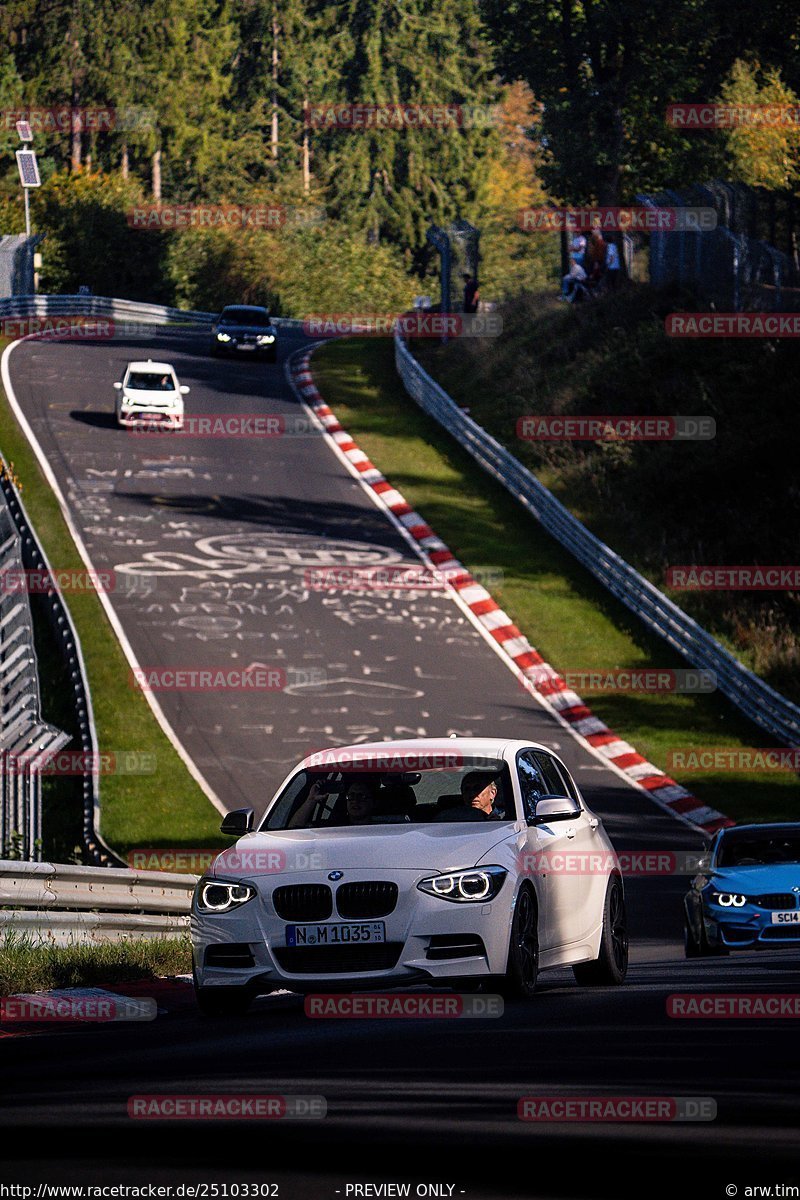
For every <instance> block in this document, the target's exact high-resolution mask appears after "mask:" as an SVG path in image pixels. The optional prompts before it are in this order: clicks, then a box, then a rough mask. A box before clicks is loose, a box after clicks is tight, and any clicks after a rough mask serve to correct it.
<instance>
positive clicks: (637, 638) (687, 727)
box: [313, 339, 800, 821]
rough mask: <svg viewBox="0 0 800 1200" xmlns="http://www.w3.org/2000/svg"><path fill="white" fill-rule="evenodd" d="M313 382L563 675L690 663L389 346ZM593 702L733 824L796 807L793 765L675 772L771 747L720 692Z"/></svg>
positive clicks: (324, 362)
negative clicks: (687, 763)
mask: <svg viewBox="0 0 800 1200" xmlns="http://www.w3.org/2000/svg"><path fill="white" fill-rule="evenodd" d="M313 368H314V377H315V380H316V382H317V385H318V387H319V389H320V391H321V393H322V395H323V397H324V398H325V400H326V402H327V403H328V404H330V406H331V407H332V408H333V410H334V412H335V413H336V415H337V417H338V419H339V420H340V421H341V423H342V425H343V426H344V427H345V428H346V429H347V430H349V432H350V433H352V434H353V436H354V437H355V438H356V440H357V441H358V444H359V445H360V446H361V448H362V449H363V450H364V451H365V452H366V453H367V454H368V455H369V457H370V458H371V459H372V461H373V462H374V463H375V465H376V466H377V467H378V468H379V469H380V470H381V471H382V472H384V474H385V475H386V476H387V478H388V479H389V480H390V481H391V482H392V483H393V484H394V485H395V486H396V487H398V488H399V489H400V490H401V491H402V492H403V494H404V495H405V496H406V498H407V499H408V500H409V502H410V503H412V504H413V505H414V507H415V508H416V509H418V510H419V511H420V512H421V513H422V515H423V516H424V518H425V520H426V521H428V522H429V523H430V524H431V525H432V527H433V528H434V530H435V531H436V533H437V534H438V535H439V536H440V537H442V538H444V540H445V542H446V543H447V544H448V546H449V547H450V549H451V550H453V552H454V553H455V554H456V556H457V557H458V558H459V559H460V560H461V561H462V562H463V563H464V564H465V565H466V566H467V567H469V568H470V569H471V570H472V571H481V570H483V571H491V572H498V573H499V574H500V575H501V577H502V585H500V586H493V587H492V589H491V590H492V593H493V595H494V596H495V598H496V599H497V601H498V602H499V603H500V604H501V605H502V606H503V608H504V609H505V610H506V612H508V613H509V614H510V616H511V617H512V619H513V620H514V621H515V622H516V624H517V625H518V626H519V627H520V629H522V631H523V632H524V633H525V634H526V635H527V636H528V638H529V639H530V641H531V643H532V644H533V645H534V646H535V647H536V649H537V650H538V651H539V652H540V653H541V654H542V655H544V657H545V658H546V659H547V661H548V662H550V663H552V664H553V666H554V667H556V668H557V669H558V670H559V671H562V672H564V671H597V670H600V671H608V670H614V669H618V668H642V667H650V666H657V667H674V668H679V667H682V666H685V664H684V663H683V662H682V661H681V660H680V659H678V658H677V656H675V655H674V654H672V652H671V651H670V650H669V649H668V647H666V646H665V645H664V644H663V643H662V642H661V641H660V640H659V639H656V638H655V637H654V636H652V635H650V634H649V633H648V632H647V631H646V630H645V629H644V627H643V626H641V625H640V623H639V622H638V621H637V620H636V618H635V617H634V616H633V615H632V614H631V613H629V612H628V610H627V609H626V608H624V607H623V605H621V604H620V603H618V602H617V601H616V600H615V599H614V598H613V597H612V596H611V595H609V593H608V592H606V591H605V590H604V589H603V588H602V587H601V586H600V585H599V584H598V583H597V582H596V581H595V580H594V578H593V577H592V576H591V575H589V573H588V572H587V571H585V570H584V569H583V568H582V567H581V566H580V565H579V564H578V563H576V562H575V561H574V559H572V558H571V557H570V556H569V555H568V554H567V553H566V551H564V550H562V548H561V547H560V546H559V545H558V543H557V542H555V541H554V540H553V539H552V538H550V537H549V536H548V535H547V534H546V533H545V532H544V531H543V530H542V529H540V527H539V526H538V525H537V524H536V522H535V521H534V520H533V519H532V518H531V517H529V516H528V514H527V513H526V512H525V511H524V510H523V509H522V508H521V507H520V505H518V504H517V503H516V502H515V501H514V500H513V499H512V497H511V496H510V495H509V494H508V493H507V492H506V491H505V490H504V489H503V488H501V487H500V485H499V484H496V483H495V482H494V481H493V480H491V479H490V478H489V476H487V475H486V474H484V472H483V471H481V469H480V468H479V467H478V466H477V465H476V464H475V462H474V461H473V460H472V459H471V458H470V457H469V456H468V455H467V454H466V452H465V451H463V450H462V449H461V448H460V447H459V446H458V444H457V443H456V442H455V440H454V439H453V438H451V437H450V436H449V435H448V434H447V433H445V431H444V430H443V429H442V428H441V427H440V426H439V425H437V424H436V422H434V421H433V420H432V419H431V418H429V417H427V416H426V415H425V414H424V413H423V412H421V410H420V409H419V408H418V407H417V405H416V404H415V403H414V402H413V400H411V399H410V398H409V397H408V396H407V395H406V392H405V390H404V389H403V387H402V384H401V383H400V381H399V380H398V378H397V375H396V373H395V369H394V362H393V350H392V345H391V342H389V341H388V340H386V341H384V340H379V339H348V340H346V341H337V342H334V343H331V344H329V345H326V346H325V347H324V348H323V349H321V350H320V351H318V352H317V353H316V354H315V355H314V359H313ZM585 698H586V699H587V702H588V703H589V704H590V706H591V707H592V709H593V710H594V711H595V712H596V713H597V715H598V716H599V717H601V718H602V720H604V721H605V722H606V723H607V724H608V725H609V726H610V727H611V728H612V729H614V730H616V731H617V732H618V733H619V734H621V735H622V736H623V737H625V738H626V739H627V740H629V741H630V742H631V743H632V744H633V745H634V746H635V747H636V749H637V750H638V751H639V752H640V753H641V754H644V755H645V756H646V757H647V758H648V759H649V760H650V761H651V762H653V763H655V764H656V765H657V766H660V767H661V768H662V769H663V770H667V771H668V772H669V774H671V775H673V776H674V777H675V778H677V779H678V780H679V781H680V782H681V783H683V784H684V785H685V786H686V787H688V788H689V789H690V790H692V791H694V792H695V794H696V795H697V796H698V797H699V798H700V799H701V800H702V801H703V803H704V804H709V805H711V806H712V807H714V808H717V809H719V810H720V811H722V812H724V813H726V814H727V815H729V816H731V817H733V818H735V819H736V820H738V821H742V820H748V819H753V820H764V821H766V820H775V819H783V818H787V817H794V816H796V814H797V811H798V807H800V805H799V804H798V790H797V779H796V777H795V776H794V775H793V774H791V773H789V772H758V771H736V772H734V771H717V772H708V773H705V772H704V773H702V774H700V773H695V772H685V773H682V772H680V771H677V770H674V769H673V768H672V767H671V764H670V761H669V755H670V753H672V752H674V751H689V750H691V749H695V750H696V749H699V748H707V747H713V748H719V749H726V748H734V749H738V748H747V747H754V746H755V747H758V746H764V745H767V744H768V742H767V740H766V739H765V738H764V735H763V734H760V733H759V732H758V731H756V730H754V729H753V727H752V726H751V725H750V724H749V722H746V721H745V720H744V719H743V718H742V717H741V715H740V714H739V713H737V711H736V710H735V709H734V708H733V707H732V706H731V705H729V704H728V703H727V702H726V701H725V700H724V699H723V698H721V697H719V696H717V695H714V694H712V695H706V696H700V695H676V694H663V693H659V694H652V693H642V692H627V693H625V692H615V693H614V692H603V693H600V694H598V695H590V694H588V693H587V694H586V695H585Z"/></svg>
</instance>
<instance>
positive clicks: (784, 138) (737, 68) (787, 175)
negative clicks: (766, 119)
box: [719, 59, 800, 190]
mask: <svg viewBox="0 0 800 1200" xmlns="http://www.w3.org/2000/svg"><path fill="white" fill-rule="evenodd" d="M719 101H720V103H721V104H730V105H737V106H738V105H758V106H760V105H775V106H776V107H784V106H786V107H793V108H797V109H798V111H800V102H799V101H798V97H797V95H796V94H795V93H794V92H793V91H792V89H791V88H789V87H787V86H786V84H785V83H784V82H783V80H782V79H781V75H780V71H778V70H777V69H775V68H774V67H772V68H768V69H767V70H765V71H763V72H762V71H761V70H760V68H759V66H758V64H757V63H747V62H744V61H743V60H742V59H737V60H736V62H735V63H734V64H733V66H732V67H731V69H730V72H729V74H728V76H727V78H726V79H725V81H724V83H723V85H722V88H721V90H720V94H719ZM724 140H725V145H726V151H727V157H728V163H729V175H730V176H731V178H733V179H739V180H741V181H742V182H743V183H748V184H750V186H751V187H759V188H770V189H773V190H781V189H783V188H789V187H791V186H793V185H794V184H796V183H797V181H798V179H800V140H798V132H797V126H796V125H789V126H786V125H780V124H774V125H740V126H736V127H734V128H732V129H728V130H726V131H725V134H724Z"/></svg>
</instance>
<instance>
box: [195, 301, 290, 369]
mask: <svg viewBox="0 0 800 1200" xmlns="http://www.w3.org/2000/svg"><path fill="white" fill-rule="evenodd" d="M277 352H278V331H277V329H276V328H275V326H274V325H273V323H272V319H271V317H270V315H269V312H268V311H267V309H266V308H259V307H257V306H256V305H253V304H228V305H226V307H225V308H223V310H222V312H221V313H220V314H219V316H218V317H217V319H216V321H215V322H214V324H213V325H212V327H211V353H212V354H213V355H215V356H221V355H227V354H235V355H239V354H244V355H249V356H250V357H252V358H265V359H267V360H268V361H269V362H275V359H276V357H277Z"/></svg>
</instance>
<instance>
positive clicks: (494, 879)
mask: <svg viewBox="0 0 800 1200" xmlns="http://www.w3.org/2000/svg"><path fill="white" fill-rule="evenodd" d="M507 874H508V871H506V870H505V869H504V868H503V867H472V868H471V869H470V870H468V871H450V872H448V873H447V874H446V875H432V876H431V877H430V878H429V879H421V880H420V881H419V883H418V884H417V887H418V888H419V890H420V891H421V892H427V893H428V895H429V896H438V897H439V899H440V900H455V901H457V902H460V903H467V904H469V903H473V904H474V903H478V902H479V901H481V900H493V899H494V897H495V896H496V895H497V893H498V892H499V891H500V888H501V887H502V886H503V883H504V881H505V877H506V875H507Z"/></svg>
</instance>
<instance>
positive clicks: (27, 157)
mask: <svg viewBox="0 0 800 1200" xmlns="http://www.w3.org/2000/svg"><path fill="white" fill-rule="evenodd" d="M17 167H18V168H19V181H20V183H21V184H22V186H23V187H24V188H32V187H41V185H42V181H41V179H40V178H39V164H38V163H37V161H36V154H35V152H34V151H33V150H18V151H17Z"/></svg>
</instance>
